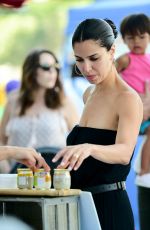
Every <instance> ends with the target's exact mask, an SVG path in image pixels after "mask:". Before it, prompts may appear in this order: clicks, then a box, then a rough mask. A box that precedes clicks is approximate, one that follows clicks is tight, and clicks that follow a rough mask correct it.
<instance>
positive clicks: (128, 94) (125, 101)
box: [116, 88, 143, 111]
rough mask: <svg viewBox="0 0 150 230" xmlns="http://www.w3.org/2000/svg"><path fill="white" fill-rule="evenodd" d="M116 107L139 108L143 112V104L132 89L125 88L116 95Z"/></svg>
mask: <svg viewBox="0 0 150 230" xmlns="http://www.w3.org/2000/svg"><path fill="white" fill-rule="evenodd" d="M116 105H117V106H118V108H119V107H120V108H130V107H135V108H136V107H137V108H138V107H139V108H140V110H141V111H142V110H143V103H142V100H141V98H140V96H139V95H138V93H137V92H136V91H135V90H134V89H130V88H127V89H125V90H122V91H121V92H120V93H118V96H117V100H116Z"/></svg>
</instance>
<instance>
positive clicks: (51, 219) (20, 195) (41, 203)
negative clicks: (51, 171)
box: [0, 189, 81, 230]
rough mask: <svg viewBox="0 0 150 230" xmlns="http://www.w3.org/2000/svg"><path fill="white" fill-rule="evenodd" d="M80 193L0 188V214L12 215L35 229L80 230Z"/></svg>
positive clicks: (78, 191) (74, 190)
mask: <svg viewBox="0 0 150 230" xmlns="http://www.w3.org/2000/svg"><path fill="white" fill-rule="evenodd" d="M80 192H81V191H80V190H77V189H68V190H55V189H50V190H34V189H33V190H27V189H11V190H10V189H0V214H1V215H3V216H6V215H15V216H17V217H18V218H20V219H21V220H23V221H24V222H26V223H27V224H29V225H30V226H31V227H33V228H34V229H35V230H80V218H79V195H80Z"/></svg>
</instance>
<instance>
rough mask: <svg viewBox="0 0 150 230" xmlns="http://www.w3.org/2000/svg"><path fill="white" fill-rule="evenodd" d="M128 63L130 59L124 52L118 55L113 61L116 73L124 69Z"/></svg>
mask: <svg viewBox="0 0 150 230" xmlns="http://www.w3.org/2000/svg"><path fill="white" fill-rule="evenodd" d="M129 63H130V60H129V57H128V55H127V54H124V55H122V56H120V57H119V58H117V59H116V61H115V66H116V69H117V71H118V73H120V72H121V71H123V70H124V69H126V68H127V67H128V65H129Z"/></svg>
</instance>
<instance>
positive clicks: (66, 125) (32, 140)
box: [0, 49, 78, 148]
mask: <svg viewBox="0 0 150 230" xmlns="http://www.w3.org/2000/svg"><path fill="white" fill-rule="evenodd" d="M77 121H78V115H77V112H76V109H75V107H74V106H73V104H72V102H71V101H70V100H69V98H68V97H67V96H66V95H65V93H64V90H63V86H62V84H61V81H60V65H59V62H58V60H57V58H56V56H55V55H54V54H53V53H52V52H51V51H49V50H44V49H43V50H34V51H32V52H31V53H30V54H29V55H28V56H27V57H26V59H25V61H24V64H23V68H22V80H21V87H20V90H19V91H18V92H15V93H13V94H11V96H10V97H9V101H8V103H7V105H6V108H5V112H4V115H3V118H2V122H1V127H0V142H1V144H2V145H12V146H22V147H34V148H39V147H44V146H49V147H58V148H62V147H64V146H65V143H66V135H67V134H68V132H69V131H70V130H71V129H72V127H73V126H74V125H75V124H76V122H77Z"/></svg>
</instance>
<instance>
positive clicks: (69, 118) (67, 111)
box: [63, 97, 79, 130]
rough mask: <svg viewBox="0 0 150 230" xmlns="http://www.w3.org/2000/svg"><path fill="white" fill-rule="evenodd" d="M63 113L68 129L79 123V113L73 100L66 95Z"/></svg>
mask: <svg viewBox="0 0 150 230" xmlns="http://www.w3.org/2000/svg"><path fill="white" fill-rule="evenodd" d="M63 114H64V117H65V120H66V122H67V125H68V129H69V130H71V129H72V128H73V127H74V126H75V125H76V124H78V123H79V114H78V112H77V109H76V107H75V105H74V102H72V101H71V99H70V98H68V97H66V99H65V102H64V108H63Z"/></svg>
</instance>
